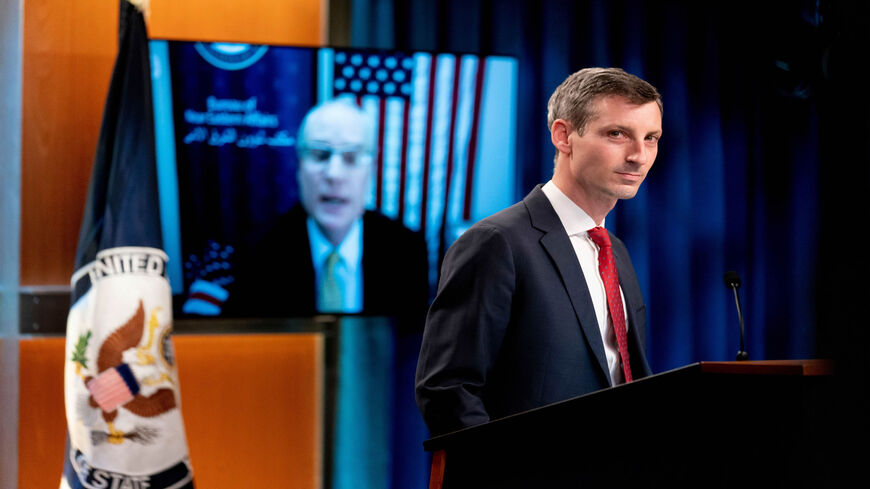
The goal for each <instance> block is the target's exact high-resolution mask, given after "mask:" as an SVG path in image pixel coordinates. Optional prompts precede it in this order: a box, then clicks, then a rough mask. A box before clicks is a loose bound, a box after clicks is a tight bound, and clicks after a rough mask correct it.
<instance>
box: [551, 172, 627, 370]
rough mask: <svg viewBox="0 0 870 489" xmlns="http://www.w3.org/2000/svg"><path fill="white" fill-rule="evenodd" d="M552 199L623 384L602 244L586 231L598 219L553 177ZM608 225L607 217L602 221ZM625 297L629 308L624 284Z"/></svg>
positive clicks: (611, 362)
mask: <svg viewBox="0 0 870 489" xmlns="http://www.w3.org/2000/svg"><path fill="white" fill-rule="evenodd" d="M541 190H543V191H544V195H546V196H547V199H549V200H550V204H552V205H553V209H555V210H556V214H557V215H558V216H559V220H560V221H562V226H563V227H564V228H565V231H566V232H567V233H568V238H569V239H570V240H571V245H572V246H573V247H574V253H576V254H577V261H579V262H580V268H581V269H582V270H583V277H584V278H585V279H586V286H587V287H588V288H589V296H590V298H591V299H592V305H593V306H594V307H595V317H596V318H597V319H598V330H599V331H600V332H601V339H602V341H603V343H604V353H605V355H606V356H607V368H608V369H609V370H610V380H611V381H612V384H613V385H616V384H621V383H622V382H623V379H624V374H623V372H622V365H621V362H620V358H619V347H618V345H617V343H616V333H615V332H614V330H613V322H612V321H611V319H610V311H609V310H608V309H607V293H606V292H605V290H604V281H603V280H602V279H601V274H600V273H599V272H598V245H596V244H595V242H593V241H592V238H590V237H589V234H588V233H587V232H586V231H588V230H589V229H592V228H594V227H595V226H598V224H596V223H595V221H594V220H593V219H592V218H591V217H590V216H589V214H587V213H586V212H585V211H584V210H583V209H581V208H580V207H579V206H578V205H577V204H575V203H574V201H573V200H571V199H570V198H568V196H567V195H565V194H564V193H562V191H561V190H559V187H557V186H556V184H554V183H553V181H552V180H550V181H549V182H547V183H546V184H544V186H543V188H542V189H541ZM601 227H604V221H603V220H602V221H601ZM619 294H620V296H621V297H622V308H623V310H624V309H625V295H624V294H622V287H620V289H619ZM625 318H626V325H625V328H626V331H628V313H627V312H626V313H625Z"/></svg>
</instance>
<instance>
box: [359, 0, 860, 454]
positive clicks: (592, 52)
mask: <svg viewBox="0 0 870 489" xmlns="http://www.w3.org/2000/svg"><path fill="white" fill-rule="evenodd" d="M351 9H352V12H351V17H350V42H351V43H352V44H354V45H356V46H368V47H380V48H397V49H409V50H433V51H468V52H474V53H482V54H493V53H495V54H508V55H514V56H517V57H518V58H519V60H520V81H519V92H520V100H519V121H518V131H517V133H518V137H519V142H518V147H517V155H518V158H517V160H518V171H519V172H520V175H518V179H517V182H518V188H517V189H516V196H517V199H519V198H521V197H522V196H523V195H525V194H526V193H527V192H528V191H529V190H530V189H531V188H532V187H533V186H534V185H535V184H537V183H539V182H544V181H546V180H547V179H549V177H550V175H551V174H552V156H553V150H552V147H551V145H550V142H549V137H548V134H547V128H546V122H545V121H546V102H547V99H548V97H549V95H550V93H551V92H552V90H553V89H554V88H555V87H556V86H557V85H558V84H559V83H560V82H561V81H562V80H563V79H564V78H565V77H566V76H567V75H568V74H570V73H572V72H574V71H576V70H578V69H580V68H583V67H587V66H620V67H622V68H624V69H626V70H627V71H630V72H632V73H635V74H637V75H639V76H641V77H643V78H645V79H647V80H648V81H650V82H651V83H653V84H654V85H655V86H656V87H658V88H659V90H660V92H661V93H662V96H663V99H664V136H663V138H662V141H661V144H660V152H659V156H658V159H657V161H656V166H655V167H654V168H653V169H652V171H651V173H650V176H649V178H648V179H647V182H646V183H645V188H644V189H643V190H642V191H641V193H640V194H639V195H638V197H636V198H635V199H634V200H632V201H626V202H622V203H620V204H618V205H617V208H616V210H615V211H614V212H612V213H611V215H610V216H608V219H607V225H608V227H609V228H611V229H612V230H613V231H615V232H616V234H618V235H619V236H620V237H621V238H622V239H623V240H624V241H625V242H626V244H627V246H628V248H629V250H630V251H631V253H632V259H633V260H634V262H635V266H636V268H637V269H638V274H639V276H640V279H641V285H642V287H643V289H644V293H645V296H646V301H647V312H648V316H649V338H650V345H649V349H650V360H651V363H652V367H653V370H654V371H655V372H661V371H663V370H667V369H670V368H674V367H677V366H679V365H684V364H687V363H691V362H695V361H700V360H733V359H734V354H735V353H736V351H737V347H738V323H737V315H736V312H735V308H734V300H733V296H732V295H731V293H730V291H728V290H727V289H726V288H725V286H724V285H723V282H722V274H723V273H724V272H725V271H726V270H736V271H737V272H739V273H740V275H741V276H742V278H743V286H742V288H741V289H740V295H741V300H742V305H743V308H744V315H745V317H746V328H747V350H748V352H749V355H750V358H751V359H756V360H758V359H786V358H811V357H816V358H831V359H833V360H834V361H835V368H836V373H837V376H836V379H837V382H838V385H839V390H838V391H837V392H838V394H837V396H836V397H835V398H834V399H831V402H832V403H833V405H834V406H835V409H836V411H835V412H838V413H842V415H843V416H842V417H841V418H840V420H839V421H841V422H842V424H841V425H840V426H839V430H840V431H841V433H842V435H843V440H844V443H843V444H844V445H845V444H846V443H845V441H846V440H850V439H851V438H853V437H855V438H859V437H862V436H863V435H864V434H866V428H867V423H866V413H867V412H868V410H867V408H868V406H867V403H866V401H864V400H863V399H864V397H865V395H866V394H867V390H868V389H867V362H866V357H867V355H866V349H867V347H868V341H867V326H866V319H865V317H864V314H863V313H864V309H865V304H866V303H867V299H866V298H867V292H868V287H867V285H866V283H865V281H866V277H867V276H868V271H870V270H868V269H870V266H868V265H870V264H868V258H867V253H866V251H865V247H866V245H865V239H864V238H863V236H862V228H864V227H865V226H866V224H867V219H866V214H867V209H868V205H867V202H866V199H867V194H868V191H867V186H868V183H870V178H868V177H870V170H868V160H870V158H868V156H870V123H868V117H867V116H868V109H870V103H868V94H867V89H866V85H867V79H866V77H865V76H864V75H863V74H862V73H863V71H864V69H865V65H866V63H867V56H866V52H867V48H868V47H870V42H868V41H870V39H868V32H870V15H868V14H870V12H868V5H867V3H865V2H861V1H857V0H852V1H850V0H828V1H825V0H818V1H771V2H759V1H733V2H676V1H645V2H644V1H638V0H634V1H631V0H623V1H603V0H600V1H562V0H554V1H546V2H525V1H521V0H505V1H493V0H490V1H486V0H479V1H475V0H450V1H442V2H427V1H404V0H403V1H378V0H369V1H362V2H360V1H357V2H353V5H352V7H351ZM747 406H748V408H751V400H747ZM861 453H865V454H866V450H857V451H856V450H852V451H848V452H844V454H843V457H844V459H845V460H846V461H847V462H846V464H844V466H847V465H848V462H849V461H851V460H858V459H857V458H853V457H859V456H862V455H860V454H861Z"/></svg>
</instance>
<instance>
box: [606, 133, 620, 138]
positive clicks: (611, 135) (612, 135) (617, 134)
mask: <svg viewBox="0 0 870 489" xmlns="http://www.w3.org/2000/svg"><path fill="white" fill-rule="evenodd" d="M608 134H609V136H610V137H613V138H618V137H619V136H622V131H610V132H609V133H608Z"/></svg>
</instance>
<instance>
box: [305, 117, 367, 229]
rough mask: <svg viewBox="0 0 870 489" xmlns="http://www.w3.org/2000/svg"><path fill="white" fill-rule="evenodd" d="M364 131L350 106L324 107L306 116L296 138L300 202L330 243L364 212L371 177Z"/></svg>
mask: <svg viewBox="0 0 870 489" xmlns="http://www.w3.org/2000/svg"><path fill="white" fill-rule="evenodd" d="M365 129H366V125H365V123H364V121H363V120H362V119H361V117H360V116H359V114H358V113H356V112H354V111H353V109H350V108H345V107H340V106H328V107H324V108H322V109H320V110H319V111H318V112H316V113H314V114H312V115H311V117H310V118H309V120H308V123H307V125H306V127H305V130H304V134H303V140H302V141H300V152H299V154H300V161H299V172H298V175H297V178H298V181H299V194H300V199H301V202H302V206H303V207H304V208H305V210H306V211H307V212H308V215H310V216H312V217H313V218H314V221H315V222H316V223H317V225H318V227H319V228H320V229H321V230H322V231H323V233H324V234H325V235H326V237H327V238H329V239H330V241H332V242H333V244H338V242H340V241H341V240H342V239H344V236H345V235H346V234H347V232H348V231H349V230H350V227H351V225H352V224H353V222H354V221H355V220H356V219H357V218H359V217H360V216H361V215H362V214H363V212H364V211H365V200H366V194H367V191H368V184H369V178H370V175H371V155H370V153H369V152H368V150H367V149H366V148H367V144H366V142H367V140H366V134H365Z"/></svg>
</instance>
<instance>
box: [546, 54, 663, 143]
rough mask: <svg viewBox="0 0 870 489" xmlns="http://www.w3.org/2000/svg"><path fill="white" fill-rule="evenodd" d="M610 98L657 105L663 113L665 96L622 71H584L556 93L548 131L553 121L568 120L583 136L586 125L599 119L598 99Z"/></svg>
mask: <svg viewBox="0 0 870 489" xmlns="http://www.w3.org/2000/svg"><path fill="white" fill-rule="evenodd" d="M608 95H620V96H623V97H625V98H627V99H628V100H629V101H630V102H631V103H633V104H637V105H643V104H646V103H649V102H655V103H656V105H658V107H659V111H660V112H663V108H662V97H661V95H659V92H658V91H657V90H656V88H655V87H654V86H652V85H650V84H649V83H647V82H646V81H644V80H642V79H640V78H638V77H637V76H634V75H632V74H630V73H626V72H625V71H623V70H621V69H619V68H584V69H582V70H580V71H578V72H576V73H574V74H572V75H571V76H569V77H568V78H566V79H565V81H563V82H562V84H561V85H559V86H558V87H557V88H556V91H554V92H553V95H552V96H551V97H550V101H549V102H548V103H547V127H548V128H549V129H550V130H552V129H553V121H555V120H556V119H564V120H566V121H568V122H570V123H571V125H572V126H573V127H574V129H576V130H577V132H579V133H580V134H583V131H584V130H585V129H586V124H588V123H589V121H590V120H592V119H594V118H595V115H596V114H595V113H594V111H593V108H592V104H593V103H594V101H595V99H596V98H598V97H601V96H608Z"/></svg>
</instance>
